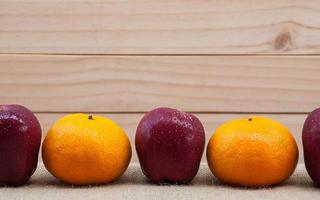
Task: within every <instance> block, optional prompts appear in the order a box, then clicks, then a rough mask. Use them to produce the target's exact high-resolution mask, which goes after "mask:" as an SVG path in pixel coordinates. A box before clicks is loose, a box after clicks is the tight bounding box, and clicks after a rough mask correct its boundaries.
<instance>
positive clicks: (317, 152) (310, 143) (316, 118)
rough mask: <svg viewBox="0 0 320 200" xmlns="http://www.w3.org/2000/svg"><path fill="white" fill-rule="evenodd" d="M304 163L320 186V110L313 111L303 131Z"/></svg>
mask: <svg viewBox="0 0 320 200" xmlns="http://www.w3.org/2000/svg"><path fill="white" fill-rule="evenodd" d="M302 143H303V153H304V162H305V166H306V169H307V171H308V173H309V175H310V177H311V179H312V180H313V182H314V183H315V184H316V185H317V186H320V108H318V109H316V110H314V111H312V112H311V113H310V114H309V115H308V117H307V119H306V120H305V122H304V126H303V130H302Z"/></svg>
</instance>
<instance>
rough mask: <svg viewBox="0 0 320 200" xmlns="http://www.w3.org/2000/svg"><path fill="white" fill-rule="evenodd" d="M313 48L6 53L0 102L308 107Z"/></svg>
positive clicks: (70, 107)
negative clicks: (268, 52)
mask: <svg viewBox="0 0 320 200" xmlns="http://www.w3.org/2000/svg"><path fill="white" fill-rule="evenodd" d="M319 66H320V58H319V57H313V56H309V57H308V56H304V57H302V56H299V57H289V56H280V57H276V56H275V57H274V56H262V57H257V56H253V57H251V56H232V57H228V56H12V55H2V56H0V75H1V78H0V91H1V92H0V104H5V103H19V104H23V105H26V106H28V107H29V108H31V109H32V110H33V111H35V112H81V111H85V112H145V111H148V110H150V109H153V108H155V107H159V106H168V107H174V108H178V109H181V110H185V111H192V112H268V113H270V112H280V113H307V112H310V111H311V110H313V109H314V108H316V107H318V106H319V102H320V87H319V85H320V67H319Z"/></svg>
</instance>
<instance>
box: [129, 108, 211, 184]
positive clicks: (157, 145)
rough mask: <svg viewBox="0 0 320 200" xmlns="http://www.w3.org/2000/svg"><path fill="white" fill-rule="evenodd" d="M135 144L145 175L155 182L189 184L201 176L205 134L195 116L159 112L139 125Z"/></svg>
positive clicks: (163, 110) (150, 114)
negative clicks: (198, 175) (200, 166)
mask: <svg viewBox="0 0 320 200" xmlns="http://www.w3.org/2000/svg"><path fill="white" fill-rule="evenodd" d="M135 143H136V150H137V154H138V157H139V161H140V165H141V168H142V171H143V173H144V174H145V175H146V176H147V177H148V178H149V179H150V180H151V181H152V182H154V183H159V184H161V183H177V184H186V183H188V182H190V181H191V180H192V179H193V178H194V177H195V175H196V174H197V172H198V169H199V165H200V161H201V157H202V153H203V150H204V145H205V133H204V128H203V126H202V124H201V122H200V121H199V119H198V118H196V117H195V116H193V115H191V114H188V113H185V112H181V111H178V110H175V109H171V108H157V109H155V110H152V111H150V112H148V113H147V114H145V116H144V117H143V118H142V120H141V121H140V123H139V125H138V127H137V131H136V138H135Z"/></svg>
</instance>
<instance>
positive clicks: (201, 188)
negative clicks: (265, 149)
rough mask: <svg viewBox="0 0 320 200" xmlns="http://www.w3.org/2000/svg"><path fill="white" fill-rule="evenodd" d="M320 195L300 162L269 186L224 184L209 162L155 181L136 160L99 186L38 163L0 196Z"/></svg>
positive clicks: (274, 199)
mask: <svg viewBox="0 0 320 200" xmlns="http://www.w3.org/2000/svg"><path fill="white" fill-rule="evenodd" d="M309 198H310V199H320V188H315V187H314V186H313V184H312V182H311V180H310V178H309V176H308V174H307V172H306V170H305V167H304V165H302V164H299V165H298V166H297V169H296V171H295V173H294V174H293V175H292V176H291V178H290V179H289V180H287V181H286V182H285V183H283V184H281V185H278V186H274V187H267V188H258V189H257V188H242V187H232V186H227V185H223V184H221V183H220V182H219V181H218V180H216V179H215V178H214V177H213V175H212V174H211V172H210V170H209V168H208V166H207V165H206V164H201V167H200V170H199V172H198V174H197V176H196V178H195V179H194V180H193V181H192V182H191V183H190V184H189V185H161V186H160V185H155V184H152V183H149V182H148V180H147V179H146V178H145V176H144V175H143V174H142V171H141V169H140V166H139V164H136V163H133V164H131V165H130V166H129V168H128V170H127V171H126V173H125V174H124V175H123V176H122V177H121V178H120V179H119V180H118V181H116V182H114V183H111V184H108V185H99V186H81V187H79V186H71V185H67V184H64V183H62V182H60V181H58V180H57V179H55V178H54V177H53V176H51V175H50V174H49V173H48V172H47V171H46V169H45V168H44V166H43V164H40V165H39V166H38V169H37V171H36V172H35V174H34V175H33V176H32V178H31V180H30V181H29V183H28V184H27V185H25V186H22V187H16V188H14V187H2V188H0V199H4V200H10V199H41V200H51V199H70V200H73V199H74V200H81V199H85V200H90V199H142V200H143V199H148V200H149V199H192V200H194V199H237V200H238V199H246V200H247V199H272V200H277V199H291V200H293V199H309Z"/></svg>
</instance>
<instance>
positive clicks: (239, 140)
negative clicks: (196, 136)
mask: <svg viewBox="0 0 320 200" xmlns="http://www.w3.org/2000/svg"><path fill="white" fill-rule="evenodd" d="M207 160H208V164H209V167H210V169H211V171H212V173H213V174H214V175H215V176H216V177H217V178H218V179H219V180H220V181H222V182H224V183H227V184H232V185H240V186H249V187H250V186H252V187H259V186H269V185H275V184H279V183H281V182H283V181H285V180H286V179H287V178H289V177H290V175H291V174H292V173H293V172H294V170H295V168H296V165H297V160H298V147H297V144H296V142H295V139H294V138H293V136H292V135H291V133H290V131H289V130H288V129H287V128H286V127H284V126H283V125H281V124H280V123H278V122H276V121H274V120H272V119H268V118H264V117H249V118H244V119H237V120H232V121H229V122H227V123H225V124H223V125H221V126H220V127H219V128H218V129H217V130H216V131H215V133H214V134H213V135H212V137H211V138H210V141H209V144H208V147H207Z"/></svg>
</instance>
